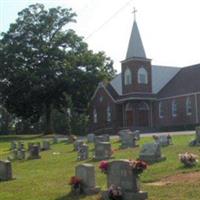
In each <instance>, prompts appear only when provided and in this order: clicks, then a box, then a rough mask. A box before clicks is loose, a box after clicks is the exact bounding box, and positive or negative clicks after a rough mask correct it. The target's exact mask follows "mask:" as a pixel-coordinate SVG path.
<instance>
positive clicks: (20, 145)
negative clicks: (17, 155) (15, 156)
mask: <svg viewBox="0 0 200 200" xmlns="http://www.w3.org/2000/svg"><path fill="white" fill-rule="evenodd" d="M17 149H18V150H22V149H24V143H22V142H19V143H18V148H17Z"/></svg>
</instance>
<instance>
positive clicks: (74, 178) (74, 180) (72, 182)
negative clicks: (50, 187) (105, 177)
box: [69, 176, 81, 185]
mask: <svg viewBox="0 0 200 200" xmlns="http://www.w3.org/2000/svg"><path fill="white" fill-rule="evenodd" d="M80 183H81V178H79V177H77V176H72V177H71V178H70V181H69V185H77V184H80Z"/></svg>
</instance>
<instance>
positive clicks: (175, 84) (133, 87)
mask: <svg viewBox="0 0 200 200" xmlns="http://www.w3.org/2000/svg"><path fill="white" fill-rule="evenodd" d="M199 77H200V64H197V65H194V66H188V67H183V68H178V67H167V66H158V65H152V64H151V59H149V58H147V57H146V54H145V50H144V47H143V43H142V40H141V37H140V33H139V30H138V26H137V23H136V21H135V20H134V23H133V27H132V32H131V36H130V40H129V44H128V49H127V54H126V58H125V60H123V61H122V62H121V73H120V74H118V75H117V76H116V77H115V78H114V79H113V80H112V81H111V82H110V83H107V84H105V83H103V82H101V83H99V85H98V87H97V89H96V91H95V92H94V94H93V96H92V98H91V102H90V125H89V131H90V132H93V133H97V134H102V133H110V134H111V133H117V131H119V130H120V129H125V128H129V129H131V130H136V129H137V130H138V129H139V130H141V131H144V130H160V129H175V128H186V127H190V126H195V125H197V124H199V121H200V78H199Z"/></svg>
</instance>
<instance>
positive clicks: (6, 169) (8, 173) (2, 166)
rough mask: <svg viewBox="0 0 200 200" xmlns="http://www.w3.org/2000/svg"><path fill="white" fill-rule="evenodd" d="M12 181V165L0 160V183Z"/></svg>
mask: <svg viewBox="0 0 200 200" xmlns="http://www.w3.org/2000/svg"><path fill="white" fill-rule="evenodd" d="M11 179H12V165H11V162H10V161H8V160H5V161H2V160H0V181H8V180H11Z"/></svg>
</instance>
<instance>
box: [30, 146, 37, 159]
mask: <svg viewBox="0 0 200 200" xmlns="http://www.w3.org/2000/svg"><path fill="white" fill-rule="evenodd" d="M39 152H40V150H39V146H38V145H33V146H32V148H31V149H30V151H29V154H30V155H29V159H39V158H40V155H39Z"/></svg>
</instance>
